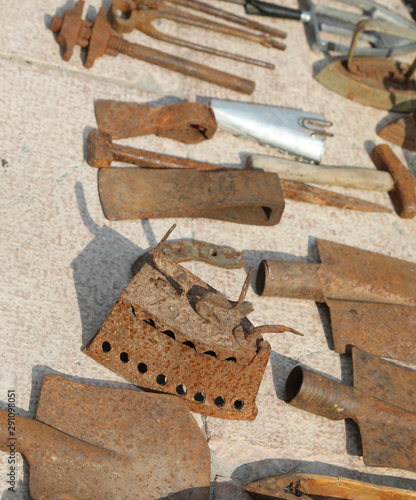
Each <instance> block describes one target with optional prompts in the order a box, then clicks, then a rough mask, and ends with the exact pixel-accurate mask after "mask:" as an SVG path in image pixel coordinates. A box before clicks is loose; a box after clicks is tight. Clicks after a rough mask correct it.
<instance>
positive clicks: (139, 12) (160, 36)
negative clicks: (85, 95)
mask: <svg viewBox="0 0 416 500" xmlns="http://www.w3.org/2000/svg"><path fill="white" fill-rule="evenodd" d="M190 5H191V7H192V8H195V6H194V4H193V2H190ZM108 17H109V20H110V23H111V26H112V27H113V29H115V30H116V31H119V32H120V33H129V32H131V31H132V30H133V29H134V28H136V29H138V30H140V31H142V32H143V33H145V34H146V35H149V36H151V37H153V38H156V39H157V40H162V41H164V42H167V43H173V44H175V45H179V46H181V47H186V48H189V49H192V50H197V51H200V52H207V53H208V54H213V55H216V56H220V57H226V58H228V59H234V60H236V61H241V62H244V63H248V64H254V65H256V66H261V67H264V68H269V69H274V68H275V66H274V64H271V63H268V62H264V61H260V60H258V59H253V58H251V57H247V56H242V55H238V54H233V53H230V52H226V51H223V50H219V49H215V48H213V47H209V46H206V45H201V44H199V43H194V42H190V41H188V40H184V39H182V38H178V37H174V36H172V35H169V34H167V33H163V32H161V31H159V30H158V29H157V28H156V27H155V26H154V25H153V24H152V23H153V21H156V20H157V19H169V20H170V21H176V22H178V23H183V24H188V25H191V26H195V27H198V28H203V29H205V30H211V31H216V32H219V33H224V34H226V35H231V36H235V37H240V38H243V39H245V40H250V41H253V42H257V43H260V44H262V45H264V46H266V47H274V48H278V49H280V50H284V49H285V48H286V45H284V44H283V43H281V42H278V41H276V40H274V39H273V38H271V37H270V36H268V35H267V36H266V35H262V34H258V33H254V32H250V31H247V30H242V29H239V28H234V27H232V26H230V25H227V24H220V23H217V22H215V21H212V20H210V19H208V18H206V17H200V16H195V15H192V14H190V13H189V12H187V11H185V10H181V9H178V8H176V7H172V6H170V5H168V4H167V3H166V2H165V1H162V0H139V1H138V2H136V1H135V0H114V2H113V4H112V5H111V6H110V10H109V12H108Z"/></svg>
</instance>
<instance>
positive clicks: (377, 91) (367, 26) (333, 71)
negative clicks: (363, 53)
mask: <svg viewBox="0 0 416 500" xmlns="http://www.w3.org/2000/svg"><path fill="white" fill-rule="evenodd" d="M365 31H371V32H382V33H387V34H388V35H393V36H395V35H396V36H401V37H403V38H407V39H409V40H412V41H413V42H416V29H414V28H413V29H410V28H399V27H397V26H395V25H393V24H390V23H388V22H385V21H378V20H375V19H370V20H364V21H360V22H359V23H357V26H356V28H355V31H354V36H353V38H352V41H351V46H350V50H349V53H348V58H347V60H336V61H334V62H331V63H329V64H328V65H326V66H325V67H324V68H323V69H322V70H321V71H320V72H319V73H318V74H317V75H316V76H315V77H314V78H315V79H316V80H317V81H318V82H320V83H321V84H322V85H324V86H325V87H327V88H328V89H330V90H333V91H334V92H337V93H338V94H340V95H342V96H344V97H346V98H348V99H351V100H353V101H357V102H359V103H361V104H364V105H366V106H372V107H374V108H377V109H385V110H389V111H399V112H402V113H408V112H410V111H413V110H414V109H415V107H416V87H415V79H414V72H415V69H416V61H414V62H413V63H412V64H411V65H410V66H409V65H406V64H401V63H399V62H398V61H395V60H392V59H383V58H366V57H354V53H355V47H356V45H357V41H358V37H359V35H360V34H361V33H362V32H365Z"/></svg>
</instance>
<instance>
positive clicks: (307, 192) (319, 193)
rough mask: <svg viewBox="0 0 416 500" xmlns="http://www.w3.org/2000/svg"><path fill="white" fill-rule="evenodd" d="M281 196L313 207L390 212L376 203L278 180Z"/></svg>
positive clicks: (294, 182) (307, 185)
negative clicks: (322, 206) (324, 206)
mask: <svg viewBox="0 0 416 500" xmlns="http://www.w3.org/2000/svg"><path fill="white" fill-rule="evenodd" d="M280 185H281V186H282V192H283V196H284V197H285V198H287V199H289V200H295V201H303V202H305V203H313V204H314V205H326V206H329V207H337V208H345V209H349V210H359V211H361V212H384V213H390V212H391V210H390V209H389V208H387V207H384V206H383V205H379V204H378V203H371V202H369V201H365V200H361V199H359V198H354V197H352V196H346V195H344V194H340V193H336V192H334V191H329V190H328V189H322V188H318V187H316V186H311V185H309V184H304V183H303V182H296V181H288V180H283V179H280Z"/></svg>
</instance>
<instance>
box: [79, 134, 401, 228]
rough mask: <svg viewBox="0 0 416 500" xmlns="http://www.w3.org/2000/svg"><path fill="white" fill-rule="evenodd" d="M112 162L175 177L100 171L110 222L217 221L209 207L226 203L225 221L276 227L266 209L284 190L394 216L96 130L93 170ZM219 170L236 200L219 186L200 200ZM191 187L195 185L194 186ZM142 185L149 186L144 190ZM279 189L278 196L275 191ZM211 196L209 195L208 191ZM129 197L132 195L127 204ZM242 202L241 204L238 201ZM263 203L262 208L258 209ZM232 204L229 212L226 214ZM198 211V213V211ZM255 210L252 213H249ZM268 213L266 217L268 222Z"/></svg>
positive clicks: (294, 197) (136, 171) (90, 141)
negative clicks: (134, 145)
mask: <svg viewBox="0 0 416 500" xmlns="http://www.w3.org/2000/svg"><path fill="white" fill-rule="evenodd" d="M113 161H120V162H126V163H129V164H133V165H137V166H140V167H146V168H154V169H167V170H168V171H170V173H165V174H162V173H160V174H158V173H156V172H154V173H151V172H148V173H144V172H143V170H142V169H129V170H128V169H117V170H115V169H110V170H112V172H110V173H108V174H104V173H101V172H100V173H99V180H101V179H102V186H103V188H102V189H101V187H100V188H99V189H100V196H101V198H102V205H103V209H104V213H105V214H106V217H108V218H110V219H111V220H112V218H116V219H117V220H119V219H118V218H125V217H129V218H140V217H145V215H144V214H147V215H146V216H149V217H162V216H166V215H163V214H168V213H169V214H171V215H170V216H171V217H174V216H177V215H178V214H183V215H182V216H184V217H185V216H186V215H185V214H191V215H193V216H196V214H197V213H198V212H197V210H202V212H199V213H206V214H207V215H202V216H207V217H209V218H216V217H213V215H212V216H209V215H208V214H209V213H212V209H211V208H209V207H208V205H212V208H214V205H218V208H219V205H220V204H223V206H224V210H223V216H226V217H227V219H226V220H234V221H236V216H237V214H240V215H241V220H240V222H242V221H243V220H247V221H248V222H247V223H250V224H263V223H266V224H273V223H274V224H277V222H272V220H277V219H276V217H273V218H272V219H270V220H269V215H271V212H270V213H269V211H267V210H266V208H267V207H270V206H271V205H270V204H272V205H274V206H275V207H276V208H278V203H279V199H278V198H276V196H277V197H279V196H280V194H279V193H280V191H282V193H283V197H284V198H288V199H292V200H296V201H304V202H308V203H314V204H318V205H327V206H333V207H338V208H348V209H351V210H361V211H365V212H390V211H391V210H390V209H388V208H386V207H383V206H382V205H378V204H376V203H370V202H368V201H364V200H360V199H358V198H353V197H351V196H345V195H341V194H339V193H334V192H333V191H328V190H326V189H320V188H317V187H314V186H309V185H307V184H303V183H300V182H291V181H285V180H283V181H280V182H279V179H278V177H277V176H276V177H264V178H261V176H257V177H255V176H252V174H256V173H257V174H263V175H264V174H266V172H254V171H253V172H251V173H250V171H249V170H238V169H230V168H226V167H222V166H221V165H215V164H212V163H204V162H200V161H196V160H188V159H187V158H178V157H175V156H170V155H164V154H160V153H154V152H151V151H145V150H142V149H135V148H131V147H128V146H120V145H117V144H113V142H112V141H111V138H110V136H109V135H108V134H105V133H103V132H100V131H99V130H92V131H91V132H90V133H89V135H88V163H89V164H90V165H91V166H92V167H96V168H103V167H109V166H110V165H111V163H112V162H113ZM173 169H177V170H178V172H176V173H175V172H173ZM183 169H186V170H188V169H190V170H194V171H200V172H201V173H200V174H198V173H195V172H193V173H192V174H186V181H185V179H184V174H183V173H182V174H181V173H180V170H183ZM202 171H209V172H212V173H213V175H208V174H207V173H206V174H202ZM216 171H217V172H218V171H222V172H223V177H222V178H228V179H229V181H228V187H227V189H228V190H230V191H232V192H233V196H232V198H230V199H228V198H227V197H226V196H228V195H227V193H226V190H225V187H220V186H217V187H215V188H214V192H209V198H205V197H203V198H201V194H200V192H199V190H198V182H209V183H211V184H212V183H214V185H215V184H216V178H219V177H218V176H219V173H214V172H216ZM267 175H272V176H273V175H276V174H271V173H267ZM250 176H251V178H250ZM245 178H246V179H247V181H249V180H250V182H254V183H255V184H250V189H251V193H248V191H247V187H245V188H244V186H243V185H242V184H241V183H242V182H244V181H243V180H244V179H245ZM249 178H250V179H249ZM268 178H269V179H271V181H272V185H271V186H270V187H269V188H268V189H265V190H264V191H263V188H262V187H261V186H263V185H264V183H265V182H267V179H268ZM204 179H205V181H204ZM231 179H233V180H231ZM113 182H116V184H113ZM130 182H132V184H131V185H130V188H129V189H128V191H129V194H127V191H125V187H123V185H124V183H130ZM160 182H167V183H169V185H167V186H165V187H164V188H162V189H161V190H160V189H159V187H158V186H159V183H160ZM190 182H191V184H189V183H190ZM142 183H144V184H143V185H142ZM170 183H174V185H178V189H179V191H178V193H179V192H180V193H182V195H181V196H182V199H180V200H177V199H175V200H173V199H172V196H171V195H169V193H171V192H172V191H171V188H172V186H171V185H170ZM144 185H146V187H144ZM100 186H101V184H100ZM126 186H127V185H126ZM179 186H180V187H179ZM275 187H276V189H277V191H275V190H274V188H275ZM143 188H144V192H146V193H147V195H146V196H148V199H146V200H145V198H144V197H143V195H142V193H141V190H142V189H143ZM208 191H210V190H209V189H208ZM208 191H207V192H208ZM101 193H102V195H101ZM126 196H128V199H127V198H126ZM204 196H205V195H204ZM239 198H240V201H238V199H239ZM244 200H245V201H244ZM262 200H263V201H262ZM241 201H244V203H246V204H248V205H252V209H249V206H246V207H244V208H243V207H241V208H242V210H241V211H236V210H235V209H231V207H230V204H233V205H235V206H236V204H237V203H241ZM259 203H260V205H261V207H258V206H257V205H258V204H259ZM129 204H130V205H129ZM207 204H208V205H207ZM227 205H228V206H229V207H228V208H227V209H225V207H226V206H227ZM198 206H199V208H196V207H198ZM259 208H260V210H259ZM143 210H145V212H143ZM252 210H253V213H251V214H249V212H251V211H252ZM282 210H283V208H282ZM216 211H217V210H216ZM151 214H152V215H151ZM265 214H266V215H267V217H265ZM240 215H238V218H240ZM276 216H277V213H276ZM222 220H224V219H222ZM279 220H280V218H279ZM249 221H251V222H249ZM255 221H257V222H255Z"/></svg>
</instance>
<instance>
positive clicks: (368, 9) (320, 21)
mask: <svg viewBox="0 0 416 500" xmlns="http://www.w3.org/2000/svg"><path fill="white" fill-rule="evenodd" d="M227 1H229V2H231V3H236V4H240V5H245V9H246V12H247V14H256V15H261V16H270V17H278V18H282V19H292V20H300V21H303V23H304V26H305V31H306V37H307V39H308V42H309V44H310V46H311V47H312V49H319V50H321V51H322V52H325V53H327V52H338V53H342V54H346V53H348V47H349V45H347V44H345V43H342V42H341V41H340V37H347V38H349V39H351V37H352V35H353V32H354V28H355V25H356V24H357V23H358V22H359V21H362V20H363V19H368V18H372V19H378V20H382V21H388V22H390V23H393V24H395V25H396V26H398V27H400V28H410V29H412V28H413V27H414V23H413V22H412V21H411V20H409V19H406V18H404V17H403V16H401V15H400V14H398V13H397V12H396V11H394V10H392V9H389V8H388V7H386V6H384V5H381V4H379V3H377V2H374V1H373V0H339V2H338V5H339V3H342V4H344V5H345V4H347V5H349V6H353V7H354V8H356V9H360V10H361V11H362V12H361V13H359V14H356V13H354V12H353V11H352V10H351V9H347V10H341V9H338V8H336V7H335V8H334V7H332V6H328V5H320V4H316V3H312V2H311V1H310V0H299V5H300V9H289V8H287V7H283V6H280V5H277V4H275V3H273V4H271V3H268V2H263V1H262V0H227ZM321 32H324V33H331V34H334V35H337V37H336V38H335V39H334V40H327V39H326V38H327V37H325V38H324V39H323V38H322V37H321V35H320V33H321ZM362 38H363V39H365V40H366V42H368V45H367V46H363V47H358V48H357V55H360V56H367V57H392V56H397V55H400V54H406V53H408V52H412V51H414V50H415V49H416V44H415V43H414V42H410V43H409V42H408V41H407V40H406V39H405V37H401V36H400V34H397V35H396V36H395V37H392V36H388V35H387V36H386V35H384V34H383V33H374V32H373V33H369V34H368V35H366V36H365V37H362Z"/></svg>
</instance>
